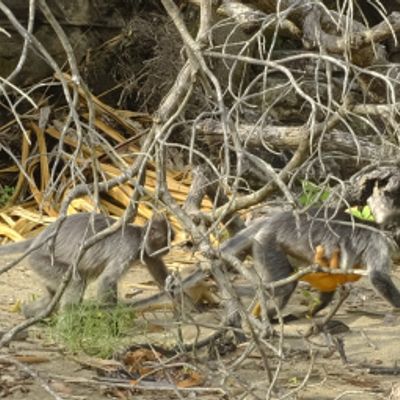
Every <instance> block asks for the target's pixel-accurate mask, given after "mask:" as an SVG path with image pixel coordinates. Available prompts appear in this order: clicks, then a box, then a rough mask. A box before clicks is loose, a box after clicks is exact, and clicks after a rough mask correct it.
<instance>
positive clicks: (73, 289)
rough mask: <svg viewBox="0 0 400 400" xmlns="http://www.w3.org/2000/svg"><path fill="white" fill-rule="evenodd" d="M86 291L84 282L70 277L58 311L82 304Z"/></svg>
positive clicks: (79, 278) (78, 278)
mask: <svg viewBox="0 0 400 400" xmlns="http://www.w3.org/2000/svg"><path fill="white" fill-rule="evenodd" d="M85 289H86V281H85V280H84V279H82V278H81V277H72V278H71V280H70V282H69V283H68V286H67V288H66V289H65V292H64V294H63V295H62V297H61V300H60V309H61V310H63V311H65V310H66V309H68V308H69V307H72V306H75V305H79V304H80V303H81V302H82V299H83V295H84V293H85Z"/></svg>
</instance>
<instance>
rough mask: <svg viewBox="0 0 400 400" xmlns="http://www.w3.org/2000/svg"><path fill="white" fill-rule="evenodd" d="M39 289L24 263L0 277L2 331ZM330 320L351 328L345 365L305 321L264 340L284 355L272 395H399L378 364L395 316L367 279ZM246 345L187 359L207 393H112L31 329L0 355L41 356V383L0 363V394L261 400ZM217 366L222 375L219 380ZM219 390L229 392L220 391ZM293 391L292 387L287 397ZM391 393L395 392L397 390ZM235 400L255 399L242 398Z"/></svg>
mask: <svg viewBox="0 0 400 400" xmlns="http://www.w3.org/2000/svg"><path fill="white" fill-rule="evenodd" d="M394 276H395V278H396V284H397V285H398V286H400V281H399V279H398V278H399V277H400V268H397V271H394ZM147 281H148V276H147V274H146V272H145V271H144V270H141V269H136V270H135V271H132V272H130V273H129V274H128V276H126V277H125V280H124V283H123V289H124V291H125V292H127V291H128V292H129V291H132V290H133V289H134V288H135V287H136V285H137V284H138V283H144V282H147ZM38 288H39V286H38V281H37V279H36V277H35V276H33V274H32V273H31V272H30V271H29V270H28V269H27V268H25V267H24V266H18V267H16V268H14V269H13V270H12V271H10V272H9V273H7V274H4V275H2V276H0V330H6V329H8V328H10V327H12V326H14V325H15V324H17V323H18V322H21V321H23V317H22V316H21V315H20V314H18V313H15V312H13V311H12V309H13V306H14V305H15V303H16V302H17V301H21V300H22V301H27V300H29V299H30V298H31V297H32V295H34V294H35V293H37V292H38V290H39V289H38ZM302 298H303V296H302V294H301V290H298V293H297V294H296V297H295V299H294V300H292V302H291V303H292V306H291V307H289V311H293V310H297V308H298V307H297V306H293V304H296V303H298V301H300V300H301V299H302ZM296 300H297V301H296ZM220 312H221V310H218V309H215V310H209V311H207V312H203V313H198V314H197V315H195V319H196V321H203V322H207V323H211V322H212V321H215V322H217V321H218V315H219V314H218V313H220ZM145 318H148V319H149V320H151V319H152V318H157V319H158V320H159V319H160V318H161V319H164V321H165V322H168V320H169V319H171V318H172V315H170V314H168V313H166V314H162V315H161V316H160V314H158V315H154V314H151V315H147V316H146V315H145ZM336 319H338V320H340V321H342V322H345V323H346V324H347V325H348V326H349V327H350V331H349V332H346V333H344V334H341V335H339V336H335V337H338V338H339V341H341V342H342V343H343V348H344V354H345V358H346V359H347V363H345V361H344V360H343V357H340V355H339V352H338V351H337V347H335V346H334V345H333V344H332V341H335V340H336V339H332V336H326V335H319V336H315V337H312V338H311V339H310V340H308V341H307V340H305V339H303V338H302V336H301V332H305V331H306V329H307V328H308V327H309V326H310V321H307V320H302V321H298V322H296V323H292V324H287V325H286V326H285V328H284V334H285V340H284V341H283V344H282V346H281V347H280V345H279V339H278V338H276V339H272V340H270V343H271V344H272V345H273V346H274V347H275V348H276V349H280V351H281V353H282V357H281V358H280V360H281V362H280V373H279V374H278V376H277V382H276V387H277V388H280V390H279V391H278V392H276V393H273V394H272V397H271V398H281V397H282V396H284V395H285V394H286V395H288V396H287V397H285V398H288V399H304V400H306V399H307V400H311V399H317V400H325V399H326V400H327V399H346V400H349V399H363V400H369V399H392V400H399V399H400V386H398V385H400V376H395V375H393V374H392V375H390V374H387V373H386V374H385V373H383V372H384V371H383V370H382V368H384V367H387V368H393V367H395V366H396V364H397V363H399V361H400V313H399V314H397V315H396V314H394V313H392V311H391V309H390V307H389V306H388V305H387V304H386V303H385V302H384V301H383V300H381V299H380V298H379V297H378V296H377V295H376V294H375V293H374V292H373V291H372V289H371V287H370V286H369V283H368V281H367V280H363V281H362V282H358V283H357V284H356V285H355V287H354V288H353V290H352V293H351V295H350V298H349V299H348V300H347V301H346V303H345V305H344V306H343V307H342V308H341V310H340V311H339V313H338V314H337V317H336ZM161 325H162V323H161ZM167 331H168V329H167ZM194 332H195V331H194V330H193V329H187V330H186V331H185V335H186V336H187V337H190V336H193V335H194ZM165 334H166V335H167V334H168V332H166V333H165ZM150 337H151V335H150V334H149V335H147V336H146V338H147V339H148V338H150ZM159 338H160V336H159V337H158V339H159ZM139 341H140V340H139ZM330 341H331V343H330ZM329 344H330V346H329ZM247 349H248V346H247V344H241V345H239V347H238V348H237V349H236V351H233V352H231V353H229V354H227V355H225V356H223V357H222V358H221V360H218V359H217V360H215V359H214V360H209V359H208V358H207V357H206V356H203V357H201V358H200V360H199V362H198V364H196V362H194V361H193V360H191V363H192V364H195V365H197V367H198V368H199V370H200V371H201V373H202V374H203V375H204V376H205V377H206V382H205V383H204V384H203V385H202V387H203V388H215V390H214V391H212V392H207V391H206V390H204V391H201V390H193V391H190V390H187V391H184V392H181V393H179V394H178V393H177V392H174V391H173V390H170V389H160V390H158V391H154V390H145V391H135V392H133V393H128V392H126V391H120V392H115V391H114V392H113V393H112V394H110V393H109V391H108V390H107V388H106V386H105V385H104V384H102V383H96V382H94V381H93V379H95V378H96V377H98V371H96V369H95V368H93V367H92V368H87V367H85V365H84V364H85V363H84V362H82V360H85V356H84V355H83V354H77V355H76V354H70V353H68V352H65V351H64V349H63V347H62V345H61V344H59V343H54V342H52V341H51V340H49V339H48V337H47V336H46V335H45V334H44V333H43V328H40V327H32V328H30V330H29V337H28V338H26V339H24V340H21V341H14V342H12V343H11V344H10V345H9V347H7V348H5V349H2V350H0V355H1V354H7V355H10V354H11V355H19V356H21V355H23V356H27V355H34V357H35V358H37V359H40V358H43V359H44V360H45V362H42V363H37V364H33V365H32V364H30V365H29V368H30V369H31V370H33V371H35V372H36V373H37V374H38V376H39V377H40V379H41V380H42V383H39V381H38V380H37V379H33V378H31V377H29V375H28V374H27V373H26V372H25V371H23V370H21V369H19V368H16V367H15V366H11V365H7V364H1V363H0V398H1V397H2V395H3V396H4V397H5V398H7V399H13V400H14V399H15V400H17V399H32V400H36V399H46V398H49V399H51V398H54V396H52V395H50V394H48V393H47V392H46V391H45V390H44V388H43V386H45V385H48V387H50V388H51V389H52V390H53V391H54V392H56V393H58V395H59V396H60V398H64V399H67V398H68V399H82V400H83V399H106V398H121V399H124V398H125V399H129V398H135V399H154V398H159V399H160V400H161V399H175V398H191V399H192V398H202V399H230V398H236V395H235V393H242V392H243V387H247V388H250V387H251V388H252V390H253V393H254V394H255V395H256V396H258V398H266V394H267V393H266V389H265V388H266V387H267V383H266V382H267V381H266V379H267V378H266V373H265V372H264V370H263V368H262V359H261V357H260V355H259V353H258V352H257V351H252V352H250V353H249V355H248V356H247V357H244V359H243V360H242V361H241V362H240V363H237V362H238V360H239V359H240V357H241V356H242V355H243V354H244V352H245V351H246V350H247ZM267 356H268V357H267V358H268V362H269V363H270V365H271V366H272V367H276V366H277V365H278V357H276V356H274V355H273V352H271V353H270V354H267ZM236 363H237V365H236ZM222 366H223V368H224V369H225V372H226V376H225V377H224V374H223V373H222ZM373 367H378V368H381V370H379V371H378V374H373V373H371V371H370V370H369V368H373ZM228 371H229V373H228ZM306 376H307V383H306V384H305V385H304V387H303V386H302V382H303V380H304V379H305V377H306ZM299 387H300V388H299ZM6 389H7V390H6ZM224 390H226V391H227V392H228V394H223V391H224ZM291 390H293V391H294V392H293V393H292V394H289V393H290V391H291ZM397 390H398V392H399V396H397V395H395V392H396V391H397ZM390 393H392V394H391V395H390ZM124 396H125V397H124ZM390 396H391V397H390ZM237 398H239V397H237ZM241 398H249V399H250V398H254V397H253V396H252V395H248V396H247V397H241ZM256 398H257V397H256Z"/></svg>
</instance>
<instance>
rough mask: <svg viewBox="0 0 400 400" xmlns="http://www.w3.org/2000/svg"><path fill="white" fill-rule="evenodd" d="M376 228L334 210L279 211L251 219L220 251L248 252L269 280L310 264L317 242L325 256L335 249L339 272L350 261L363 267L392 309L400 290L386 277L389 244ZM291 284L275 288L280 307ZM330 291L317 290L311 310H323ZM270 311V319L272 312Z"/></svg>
mask: <svg viewBox="0 0 400 400" xmlns="http://www.w3.org/2000/svg"><path fill="white" fill-rule="evenodd" d="M388 218H389V219H390V217H388ZM383 222H388V221H387V220H386V221H383ZM371 228H375V229H371ZM376 228H379V226H378V225H376V224H373V223H366V222H365V223H364V222H362V223H361V224H360V223H357V224H354V221H352V218H351V216H350V215H349V214H348V213H346V212H342V211H341V212H336V210H333V209H327V210H319V209H318V210H317V209H311V210H309V211H308V212H307V214H299V215H297V216H295V214H294V213H293V212H292V211H283V212H278V213H277V214H275V215H272V216H270V217H265V218H260V219H258V220H256V221H255V222H254V223H253V224H251V225H250V226H249V227H248V228H246V229H244V230H243V231H241V232H239V233H238V234H237V235H235V236H234V237H232V238H231V239H229V240H227V241H226V242H224V243H223V245H222V246H221V252H225V253H228V254H232V255H236V256H240V255H241V254H243V252H245V253H249V252H250V253H251V254H252V256H253V259H254V264H255V269H256V272H257V273H258V275H259V276H260V278H261V279H262V281H263V282H265V283H268V282H274V281H278V280H280V279H283V278H287V277H289V276H290V275H292V274H293V273H294V272H295V271H296V269H297V268H301V267H304V266H308V265H311V264H313V263H314V260H315V249H316V247H317V246H323V248H324V251H325V255H326V256H327V258H328V259H329V258H331V257H333V255H334V252H335V251H337V249H340V268H341V269H342V270H343V271H344V272H346V270H347V269H348V268H351V267H353V266H355V265H357V266H359V265H361V266H364V267H366V270H367V274H368V277H369V280H370V282H371V284H372V286H373V287H374V288H375V290H376V291H377V292H378V293H379V294H380V295H381V296H382V297H383V298H384V299H385V300H387V301H388V302H389V303H390V304H391V305H392V306H393V307H396V308H400V292H399V290H398V289H397V288H396V286H395V285H394V283H393V281H392V279H391V277H390V273H391V265H392V258H391V257H392V253H393V251H394V247H393V244H392V243H391V241H389V239H388V238H387V237H385V236H384V235H383V233H382V232H380V231H378V230H377V229H376ZM296 285H297V281H294V282H291V283H288V284H287V285H285V286H282V287H280V288H278V289H276V290H275V292H274V295H275V296H276V298H277V304H278V308H279V309H282V308H284V307H285V305H286V304H287V302H288V301H289V299H290V297H291V295H292V293H293V291H294V290H295V288H296ZM334 293H335V290H332V291H328V292H321V293H320V302H319V304H318V305H316V306H315V307H314V308H313V309H312V311H311V314H312V315H315V314H316V313H317V312H319V311H320V310H322V309H323V308H325V307H326V306H327V305H328V304H329V303H330V302H331V300H332V299H333V296H334ZM269 314H270V315H269V316H270V317H273V315H274V312H273V311H270V312H269Z"/></svg>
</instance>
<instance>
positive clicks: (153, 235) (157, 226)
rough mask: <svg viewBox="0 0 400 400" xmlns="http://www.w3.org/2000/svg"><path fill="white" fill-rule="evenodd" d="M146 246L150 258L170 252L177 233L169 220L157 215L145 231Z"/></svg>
mask: <svg viewBox="0 0 400 400" xmlns="http://www.w3.org/2000/svg"><path fill="white" fill-rule="evenodd" d="M144 234H145V237H144V240H145V242H144V246H145V251H146V254H147V255H148V256H150V257H151V256H153V255H154V256H155V255H157V256H162V255H164V254H167V253H168V252H169V248H170V245H171V242H172V241H173V240H174V239H175V232H174V230H173V229H172V227H171V224H170V223H169V221H168V219H167V218H166V217H165V216H164V215H162V214H156V215H155V216H153V218H152V219H151V220H150V221H149V222H148V223H147V225H146V227H145V229H144Z"/></svg>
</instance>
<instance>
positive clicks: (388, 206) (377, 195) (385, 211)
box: [367, 185, 400, 226]
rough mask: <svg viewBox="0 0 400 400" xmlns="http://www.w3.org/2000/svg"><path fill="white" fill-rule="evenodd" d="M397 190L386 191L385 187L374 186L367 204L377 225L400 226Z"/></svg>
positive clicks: (399, 206) (399, 195)
mask: <svg viewBox="0 0 400 400" xmlns="http://www.w3.org/2000/svg"><path fill="white" fill-rule="evenodd" d="M396 189H397V190H387V188H386V186H384V187H379V186H378V185H375V186H374V189H373V191H372V194H371V196H370V197H369V198H368V199H367V204H368V206H369V207H370V209H371V212H372V215H373V216H374V219H375V221H376V223H378V224H379V225H391V226H393V225H400V205H399V204H398V203H399V201H400V193H399V188H396Z"/></svg>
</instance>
